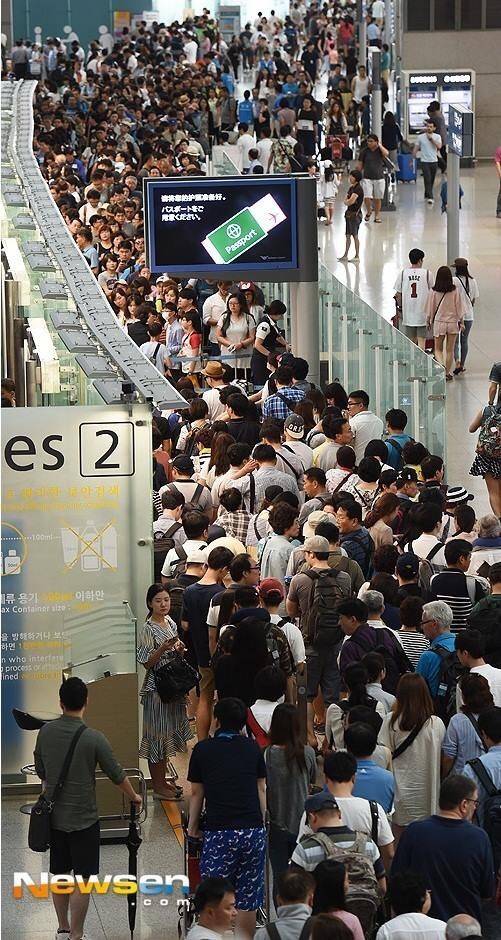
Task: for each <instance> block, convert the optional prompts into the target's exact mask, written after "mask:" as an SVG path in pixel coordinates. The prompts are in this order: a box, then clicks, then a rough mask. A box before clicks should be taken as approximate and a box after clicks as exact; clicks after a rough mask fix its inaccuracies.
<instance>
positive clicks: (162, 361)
mask: <svg viewBox="0 0 501 940" xmlns="http://www.w3.org/2000/svg"><path fill="white" fill-rule="evenodd" d="M157 347H158V348H157ZM139 349H140V350H141V352H142V353H143V355H145V356H146V357H147V358H148V359H149V360H150V362H152V363H153V365H154V366H155V368H156V369H158V371H159V372H160V373H161V374H162V375H165V366H166V365H168V362H169V353H168V352H167V347H166V346H164V344H163V343H159V342H158V340H156V341H155V340H150V342H149V343H142V344H141V346H140V347H139Z"/></svg>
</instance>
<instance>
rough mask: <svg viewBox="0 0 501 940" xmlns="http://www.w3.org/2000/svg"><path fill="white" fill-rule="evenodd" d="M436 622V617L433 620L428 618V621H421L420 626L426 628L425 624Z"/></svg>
mask: <svg viewBox="0 0 501 940" xmlns="http://www.w3.org/2000/svg"><path fill="white" fill-rule="evenodd" d="M434 620H435V618H434V617H432V618H431V619H430V618H428V620H421V623H420V626H421V627H424V625H425V623H434Z"/></svg>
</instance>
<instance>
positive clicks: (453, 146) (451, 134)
mask: <svg viewBox="0 0 501 940" xmlns="http://www.w3.org/2000/svg"><path fill="white" fill-rule="evenodd" d="M447 143H448V146H449V150H451V151H452V153H455V154H456V155H457V156H458V157H472V156H473V111H470V110H469V109H468V108H465V107H463V105H461V104H454V105H453V104H450V105H449V128H448V139H447Z"/></svg>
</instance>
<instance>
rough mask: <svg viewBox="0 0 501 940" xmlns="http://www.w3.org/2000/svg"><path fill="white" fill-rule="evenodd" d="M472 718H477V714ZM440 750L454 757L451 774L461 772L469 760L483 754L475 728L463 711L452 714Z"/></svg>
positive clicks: (483, 750) (483, 749)
mask: <svg viewBox="0 0 501 940" xmlns="http://www.w3.org/2000/svg"><path fill="white" fill-rule="evenodd" d="M474 718H476V719H478V715H474ZM442 751H443V753H444V754H445V755H446V757H453V758H454V766H453V768H452V771H451V773H453V774H462V773H463V770H464V768H465V766H466V764H467V762H468V761H469V760H473V758H474V757H482V755H483V754H485V748H484V747H483V745H482V742H481V740H480V738H479V736H478V734H477V732H476V731H475V728H474V727H473V725H472V723H471V721H470V719H469V718H468V717H467V716H466V715H464V714H463V712H458V713H457V715H453V716H452V718H451V720H450V722H449V725H448V728H447V731H446V733H445V738H444V740H443V741H442Z"/></svg>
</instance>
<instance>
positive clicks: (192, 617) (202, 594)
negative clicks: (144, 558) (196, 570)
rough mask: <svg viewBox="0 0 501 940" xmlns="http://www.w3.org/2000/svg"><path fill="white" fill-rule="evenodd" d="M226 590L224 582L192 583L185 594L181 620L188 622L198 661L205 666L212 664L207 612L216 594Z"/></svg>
mask: <svg viewBox="0 0 501 940" xmlns="http://www.w3.org/2000/svg"><path fill="white" fill-rule="evenodd" d="M221 591H224V585H222V584H200V583H198V582H197V583H196V584H190V586H189V587H187V588H186V591H185V592H184V595H183V610H182V614H181V620H183V621H186V622H187V623H188V628H189V632H190V637H191V640H192V642H193V647H194V649H195V653H196V657H197V663H198V665H199V666H202V667H203V668H205V669H206V668H207V667H208V666H209V665H210V652H209V629H208V626H207V614H208V611H209V604H210V602H211V600H212V598H213V597H214V595H215V594H219V593H220V592H221Z"/></svg>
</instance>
